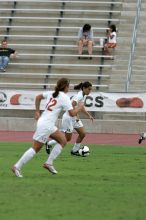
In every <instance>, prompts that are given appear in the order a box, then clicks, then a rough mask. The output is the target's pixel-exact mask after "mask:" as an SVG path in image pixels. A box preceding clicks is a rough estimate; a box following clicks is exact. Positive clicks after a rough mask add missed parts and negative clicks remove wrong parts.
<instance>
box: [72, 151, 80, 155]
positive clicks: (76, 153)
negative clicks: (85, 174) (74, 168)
mask: <svg viewBox="0 0 146 220" xmlns="http://www.w3.org/2000/svg"><path fill="white" fill-rule="evenodd" d="M70 153H71V155H74V156H80V154H79V151H78V150H77V151H73V150H71V152H70Z"/></svg>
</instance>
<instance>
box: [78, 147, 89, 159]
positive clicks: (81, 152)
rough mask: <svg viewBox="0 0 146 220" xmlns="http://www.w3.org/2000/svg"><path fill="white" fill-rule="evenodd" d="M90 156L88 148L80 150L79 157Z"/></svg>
mask: <svg viewBox="0 0 146 220" xmlns="http://www.w3.org/2000/svg"><path fill="white" fill-rule="evenodd" d="M89 154H90V149H89V147H88V146H83V147H82V148H80V149H79V155H80V156H82V157H87V156H89Z"/></svg>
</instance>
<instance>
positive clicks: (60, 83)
mask: <svg viewBox="0 0 146 220" xmlns="http://www.w3.org/2000/svg"><path fill="white" fill-rule="evenodd" d="M66 86H69V80H68V79H67V78H61V79H59V80H58V81H57V84H56V87H55V92H54V93H53V97H54V98H56V97H57V96H58V95H59V92H60V91H64V89H65V88H66Z"/></svg>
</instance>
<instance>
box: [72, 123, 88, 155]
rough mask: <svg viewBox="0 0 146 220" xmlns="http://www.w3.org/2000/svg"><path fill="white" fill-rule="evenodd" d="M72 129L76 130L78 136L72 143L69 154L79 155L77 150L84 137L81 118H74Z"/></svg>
mask: <svg viewBox="0 0 146 220" xmlns="http://www.w3.org/2000/svg"><path fill="white" fill-rule="evenodd" d="M74 129H75V130H76V131H77V133H78V137H77V139H76V143H75V144H74V146H73V148H72V150H71V154H72V155H79V153H78V151H79V149H80V146H81V142H82V140H83V139H84V137H85V135H86V132H85V129H84V127H83V124H82V121H81V120H76V121H75V123H74Z"/></svg>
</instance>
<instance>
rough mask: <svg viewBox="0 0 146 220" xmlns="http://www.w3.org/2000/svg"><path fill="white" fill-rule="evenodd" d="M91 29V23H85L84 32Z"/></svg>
mask: <svg viewBox="0 0 146 220" xmlns="http://www.w3.org/2000/svg"><path fill="white" fill-rule="evenodd" d="M90 29H91V25H90V24H84V26H83V32H86V31H90Z"/></svg>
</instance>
